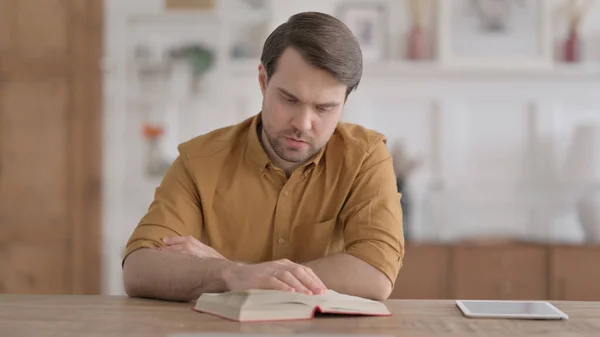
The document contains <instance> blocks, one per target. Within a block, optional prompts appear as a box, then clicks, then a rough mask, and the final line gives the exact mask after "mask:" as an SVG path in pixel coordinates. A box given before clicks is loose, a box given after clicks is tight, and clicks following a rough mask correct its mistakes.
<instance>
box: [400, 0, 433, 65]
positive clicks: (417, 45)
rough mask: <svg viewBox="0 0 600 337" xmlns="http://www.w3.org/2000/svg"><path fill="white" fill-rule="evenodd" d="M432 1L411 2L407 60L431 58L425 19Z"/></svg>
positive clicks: (410, 0)
mask: <svg viewBox="0 0 600 337" xmlns="http://www.w3.org/2000/svg"><path fill="white" fill-rule="evenodd" d="M430 5H431V1H430V0H409V3H408V6H409V8H410V14H411V21H412V25H411V28H410V31H409V33H408V48H407V51H408V52H407V55H406V56H407V58H408V59H410V60H424V59H428V58H429V57H430V51H429V46H428V43H429V41H428V34H427V32H426V24H425V21H426V20H425V17H426V16H427V12H428V9H429V8H430Z"/></svg>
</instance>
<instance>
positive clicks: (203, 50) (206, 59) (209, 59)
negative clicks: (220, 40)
mask: <svg viewBox="0 0 600 337" xmlns="http://www.w3.org/2000/svg"><path fill="white" fill-rule="evenodd" d="M169 55H170V56H171V58H172V59H173V60H175V61H177V60H184V61H186V62H187V63H188V65H189V66H190V69H191V72H192V77H191V79H192V83H191V85H192V91H193V92H198V89H199V85H200V80H201V79H202V76H203V75H204V74H205V73H206V72H207V71H208V70H209V69H210V68H211V66H212V64H213V62H214V58H215V57H214V53H213V51H212V50H211V49H210V48H208V47H205V46H203V45H200V44H190V45H185V46H182V47H178V48H175V49H172V50H171V51H170V52H169Z"/></svg>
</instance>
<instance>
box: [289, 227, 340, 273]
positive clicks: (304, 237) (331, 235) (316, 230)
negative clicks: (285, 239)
mask: <svg viewBox="0 0 600 337" xmlns="http://www.w3.org/2000/svg"><path fill="white" fill-rule="evenodd" d="M293 241H294V252H295V254H294V255H296V256H295V260H297V261H299V262H301V263H304V262H309V261H313V260H316V259H320V258H323V257H325V256H328V255H332V254H336V253H340V252H343V251H344V237H343V232H342V228H341V226H340V223H339V222H338V218H337V217H336V218H333V219H330V220H327V221H322V222H307V223H303V224H301V225H299V226H298V227H296V228H295V230H294V236H293Z"/></svg>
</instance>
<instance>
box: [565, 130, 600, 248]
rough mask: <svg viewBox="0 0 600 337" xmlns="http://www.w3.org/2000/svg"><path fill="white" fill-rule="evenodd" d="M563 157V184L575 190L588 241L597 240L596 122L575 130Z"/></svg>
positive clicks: (599, 176) (599, 153) (599, 158)
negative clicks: (565, 181) (564, 165)
mask: <svg viewBox="0 0 600 337" xmlns="http://www.w3.org/2000/svg"><path fill="white" fill-rule="evenodd" d="M568 151H569V152H568V153H567V161H566V169H565V174H566V179H567V182H568V183H569V186H567V188H569V189H572V190H573V191H575V196H576V198H577V202H576V208H577V214H578V216H579V221H580V223H581V226H583V230H584V232H585V234H586V239H587V240H588V241H590V242H595V243H598V242H600V125H598V124H591V123H590V124H582V125H579V126H578V127H577V128H576V130H575V135H574V137H573V140H572V142H571V144H570V146H569V149H568Z"/></svg>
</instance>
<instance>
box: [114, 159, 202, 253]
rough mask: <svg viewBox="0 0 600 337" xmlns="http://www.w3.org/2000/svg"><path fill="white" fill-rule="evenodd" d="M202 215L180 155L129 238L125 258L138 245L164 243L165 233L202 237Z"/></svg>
mask: <svg viewBox="0 0 600 337" xmlns="http://www.w3.org/2000/svg"><path fill="white" fill-rule="evenodd" d="M202 226H203V216H202V210H201V206H200V196H199V194H198V189H197V188H196V186H195V184H194V182H193V180H192V177H191V175H190V173H189V170H188V169H187V167H186V165H185V158H184V157H182V156H179V157H178V158H177V159H175V161H174V162H173V164H172V165H171V167H170V168H169V170H168V171H167V173H166V174H165V176H164V178H163V180H162V182H161V183H160V185H159V186H158V187H157V188H156V192H155V194H154V200H153V201H152V203H151V204H150V207H149V208H148V211H147V213H146V214H145V215H144V216H143V217H142V219H141V220H140V222H139V224H138V225H137V227H136V228H135V229H134V231H133V233H132V235H131V237H130V238H129V240H128V242H127V247H126V249H125V256H124V257H123V262H124V261H125V259H126V258H127V256H129V254H131V253H132V252H134V251H135V250H137V249H140V248H143V247H157V246H164V243H163V242H162V239H163V238H164V237H166V236H193V237H195V238H197V239H198V240H200V236H201V233H202Z"/></svg>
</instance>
